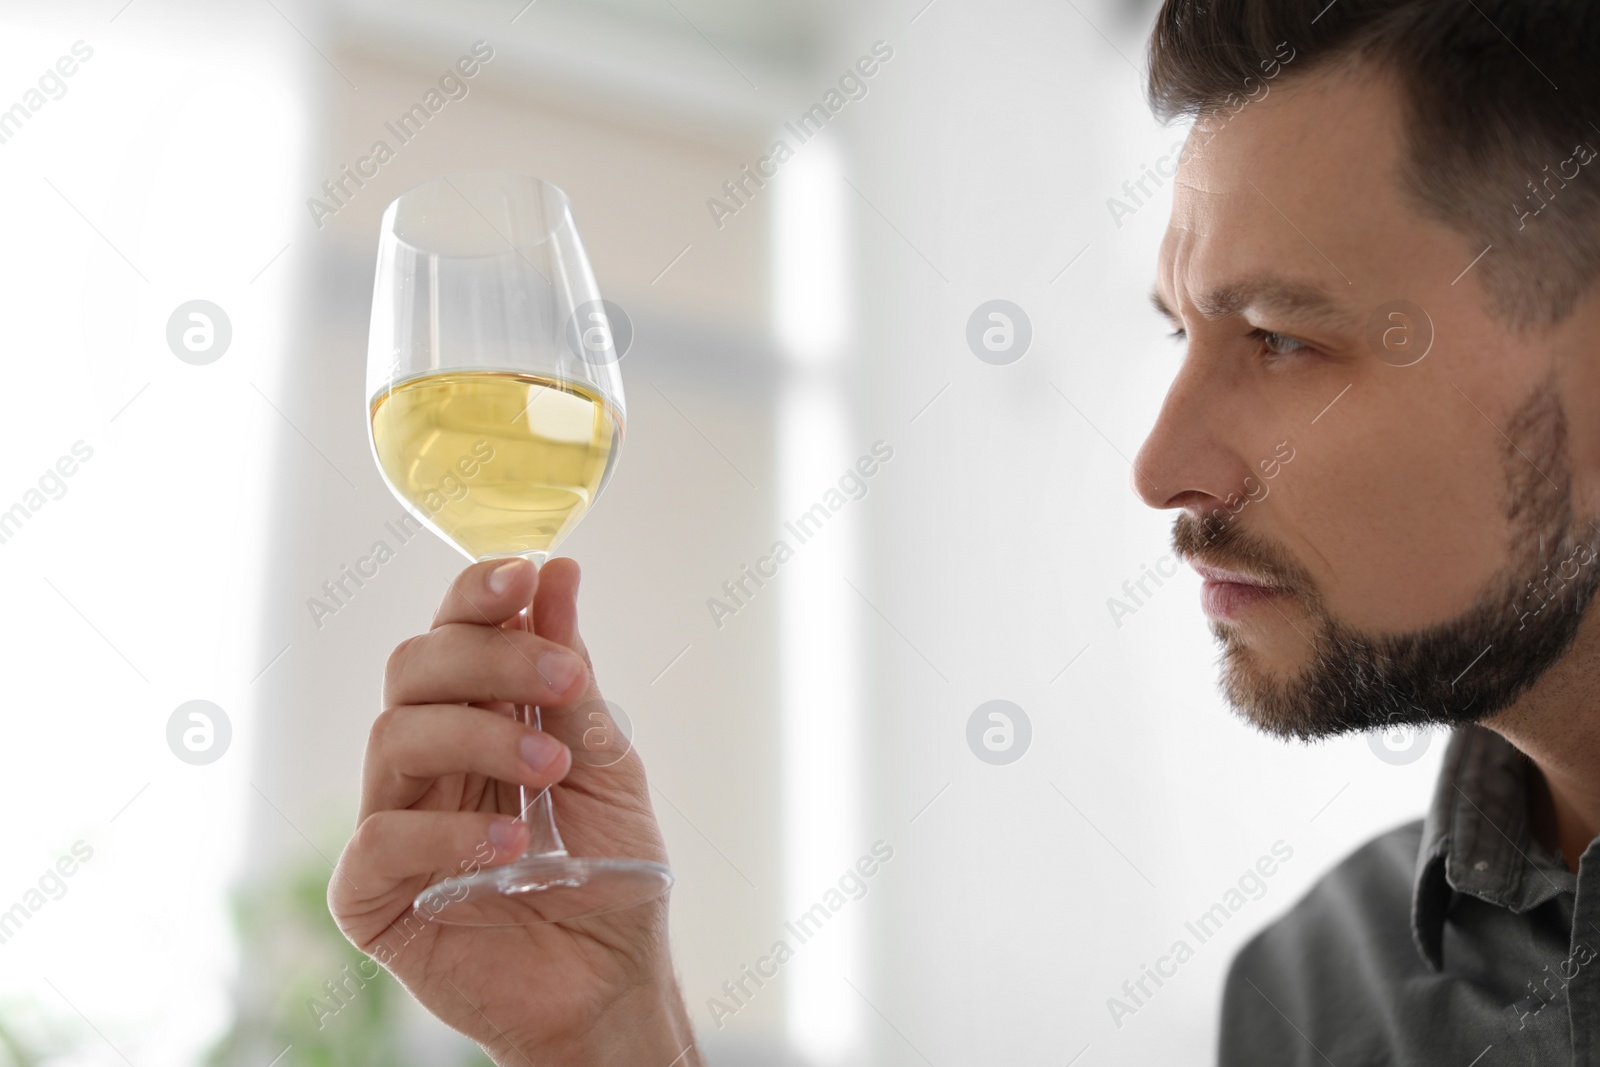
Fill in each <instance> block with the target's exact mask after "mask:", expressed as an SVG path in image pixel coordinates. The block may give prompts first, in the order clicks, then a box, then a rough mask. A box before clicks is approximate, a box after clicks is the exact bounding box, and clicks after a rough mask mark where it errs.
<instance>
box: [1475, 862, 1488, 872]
mask: <svg viewBox="0 0 1600 1067" xmlns="http://www.w3.org/2000/svg"><path fill="white" fill-rule="evenodd" d="M1472 869H1473V870H1475V871H1487V870H1488V869H1489V861H1488V860H1479V861H1478V862H1477V863H1474V864H1473V865H1472Z"/></svg>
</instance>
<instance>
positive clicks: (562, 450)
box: [371, 370, 622, 559]
mask: <svg viewBox="0 0 1600 1067" xmlns="http://www.w3.org/2000/svg"><path fill="white" fill-rule="evenodd" d="M371 415H372V446H373V450H374V451H375V452H376V453H377V457H378V466H379V467H380V468H381V469H382V470H383V473H384V476H385V477H386V478H387V479H388V481H389V484H390V486H391V487H392V488H393V489H394V491H395V493H396V494H397V495H398V496H399V497H400V498H401V499H403V500H405V501H407V502H408V503H410V504H411V505H412V507H414V508H416V509H417V510H418V511H420V512H421V513H422V514H423V515H424V516H425V517H426V518H427V520H428V522H429V523H430V524H431V525H432V526H433V527H434V528H435V529H436V530H437V531H438V532H439V533H440V534H442V535H443V536H444V537H445V538H446V539H447V540H449V541H450V542H451V543H452V544H454V545H456V546H457V547H458V548H460V549H461V550H462V551H463V552H465V553H466V554H467V555H469V556H471V557H472V558H474V559H484V558H486V557H488V556H500V555H510V554H513V553H525V552H548V551H549V550H550V549H552V548H554V547H555V545H556V544H557V542H559V541H560V540H561V539H562V538H563V537H564V536H566V534H567V531H569V530H571V529H572V527H573V525H574V524H575V523H576V522H577V521H578V519H579V518H581V517H582V515H583V513H584V511H585V510H587V508H588V507H589V505H590V504H591V503H593V502H594V499H595V497H597V496H599V495H600V490H601V489H603V488H604V487H605V484H606V481H607V479H609V478H610V477H611V469H612V467H614V466H615V465H616V458H617V453H618V450H619V447H620V445H621V443H622V420H621V418H620V417H619V416H618V415H617V412H616V410H615V409H614V408H612V406H611V405H610V404H608V403H607V402H606V401H605V400H604V399H603V398H602V397H601V396H600V394H599V393H597V392H595V391H594V390H592V389H591V388H590V387H588V386H583V385H578V384H575V383H573V382H569V381H564V380H560V379H556V378H550V377H545V376H543V375H535V374H517V373H513V372H510V371H476V370H464V371H448V372H445V373H439V374H429V375H426V376H424V377H419V378H412V379H410V380H408V381H403V382H400V383H399V384H397V385H395V386H394V387H393V388H392V389H390V390H388V391H386V392H382V393H379V394H378V395H377V396H375V397H373V399H372V411H371Z"/></svg>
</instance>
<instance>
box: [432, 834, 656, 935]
mask: <svg viewBox="0 0 1600 1067" xmlns="http://www.w3.org/2000/svg"><path fill="white" fill-rule="evenodd" d="M670 888H672V870H671V869H670V868H668V867H667V866H665V865H664V864H660V863H652V862H651V861H649V860H629V859H612V858H609V857H588V856H569V855H567V854H566V853H564V852H556V853H548V854H545V855H534V856H524V857H522V858H521V859H519V860H513V861H512V862H510V863H507V864H504V865H502V866H499V867H487V868H485V869H483V870H481V871H478V872H477V873H475V874H471V875H465V876H461V877H453V878H446V879H445V880H444V881H442V882H438V883H436V884H434V885H431V886H429V887H428V888H427V889H424V890H423V891H422V892H421V893H419V894H418V895H417V899H416V901H415V904H414V907H415V910H416V913H417V914H420V915H424V916H427V917H428V918H430V919H432V920H433V921H434V922H441V923H453V924H455V925H458V926H528V925H532V924H534V923H549V922H561V921H562V920H565V919H581V918H583V917H585V916H588V915H600V914H602V913H604V912H608V911H620V910H621V909H623V908H631V907H634V906H636V905H639V904H644V903H646V902H647V901H651V900H655V899H656V898H657V897H659V896H661V895H662V894H663V893H665V892H666V891H667V890H668V889H670Z"/></svg>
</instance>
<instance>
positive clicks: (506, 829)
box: [489, 819, 528, 852]
mask: <svg viewBox="0 0 1600 1067" xmlns="http://www.w3.org/2000/svg"><path fill="white" fill-rule="evenodd" d="M527 831H528V828H527V826H526V825H525V824H523V823H520V822H518V821H516V820H515V819H496V820H495V821H494V822H492V823H490V824H489V844H491V845H493V846H494V847H495V848H496V849H497V850H499V851H501V852H516V851H519V850H520V849H521V848H522V839H523V836H524V835H525V834H526V833H527Z"/></svg>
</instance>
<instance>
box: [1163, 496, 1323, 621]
mask: <svg viewBox="0 0 1600 1067" xmlns="http://www.w3.org/2000/svg"><path fill="white" fill-rule="evenodd" d="M1172 550H1173V551H1174V552H1175V553H1177V555H1178V556H1179V557H1180V558H1182V559H1185V560H1194V561H1195V562H1197V563H1205V564H1208V565H1210V566H1213V567H1216V568H1218V569H1220V570H1232V571H1240V572H1243V573H1246V574H1252V575H1256V576H1258V577H1260V578H1262V579H1263V580H1265V581H1267V582H1270V583H1271V584H1272V585H1274V586H1276V587H1277V588H1279V589H1283V590H1286V591H1288V592H1290V593H1294V594H1296V595H1298V596H1302V597H1307V598H1312V599H1314V597H1315V585H1314V583H1313V582H1312V581H1311V575H1310V574H1308V573H1307V572H1306V569H1305V568H1304V567H1302V566H1300V564H1298V563H1296V562H1295V561H1294V560H1293V559H1292V558H1291V557H1290V556H1289V555H1288V553H1286V552H1283V551H1280V550H1279V549H1278V548H1277V547H1276V546H1274V545H1273V544H1271V543H1270V542H1268V541H1267V540H1266V539H1264V538H1261V537H1258V536H1256V535H1255V534H1252V533H1248V532H1246V531H1245V530H1244V529H1243V527H1241V526H1240V525H1239V524H1238V523H1237V522H1232V523H1214V522H1208V521H1207V520H1205V519H1202V518H1198V517H1196V516H1194V515H1192V514H1190V513H1189V512H1187V511H1185V512H1183V513H1181V514H1179V515H1178V517H1177V518H1176V519H1174V520H1173V523H1172Z"/></svg>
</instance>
